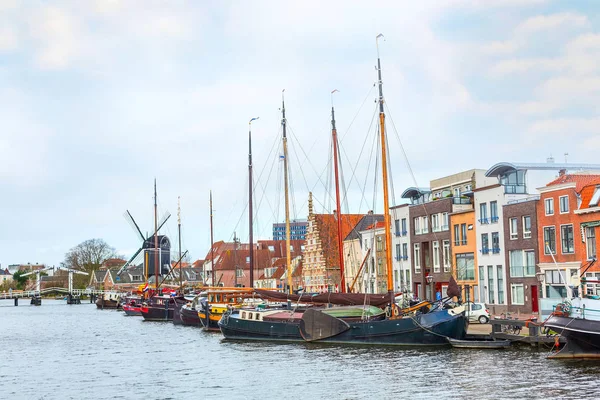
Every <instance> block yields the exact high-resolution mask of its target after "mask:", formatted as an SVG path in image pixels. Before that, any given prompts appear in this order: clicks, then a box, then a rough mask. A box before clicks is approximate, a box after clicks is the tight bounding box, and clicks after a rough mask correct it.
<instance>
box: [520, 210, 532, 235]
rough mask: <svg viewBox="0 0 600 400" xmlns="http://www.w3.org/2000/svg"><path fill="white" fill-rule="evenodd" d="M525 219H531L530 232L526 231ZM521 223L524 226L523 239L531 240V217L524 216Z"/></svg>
mask: <svg viewBox="0 0 600 400" xmlns="http://www.w3.org/2000/svg"><path fill="white" fill-rule="evenodd" d="M525 218H529V230H528V231H526V230H525V226H526V225H525ZM521 223H522V224H523V239H531V215H524V216H523V218H521Z"/></svg>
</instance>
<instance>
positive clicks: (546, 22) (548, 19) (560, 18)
mask: <svg viewBox="0 0 600 400" xmlns="http://www.w3.org/2000/svg"><path fill="white" fill-rule="evenodd" d="M589 23H590V21H589V19H588V17H587V16H585V15H582V14H578V13H573V12H566V13H559V14H550V15H538V16H535V17H531V18H528V19H526V20H525V21H523V22H522V23H521V24H519V26H517V28H516V29H515V34H516V35H523V36H527V35H531V34H533V33H540V32H543V31H550V30H552V31H556V30H558V29H561V28H586V27H588V26H589Z"/></svg>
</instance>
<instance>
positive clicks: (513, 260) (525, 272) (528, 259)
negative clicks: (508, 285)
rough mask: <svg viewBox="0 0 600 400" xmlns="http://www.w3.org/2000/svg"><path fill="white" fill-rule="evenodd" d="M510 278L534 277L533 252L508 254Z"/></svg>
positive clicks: (511, 252)
mask: <svg viewBox="0 0 600 400" xmlns="http://www.w3.org/2000/svg"><path fill="white" fill-rule="evenodd" d="M508 261H509V263H510V265H509V266H510V276H511V277H512V278H522V277H524V276H535V251H534V250H525V251H523V250H513V251H510V252H509V256H508Z"/></svg>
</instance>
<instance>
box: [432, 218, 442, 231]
mask: <svg viewBox="0 0 600 400" xmlns="http://www.w3.org/2000/svg"><path fill="white" fill-rule="evenodd" d="M439 217H440V216H439V214H433V215H432V216H431V231H432V232H439V231H440V220H439Z"/></svg>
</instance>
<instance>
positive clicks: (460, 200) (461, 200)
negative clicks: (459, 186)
mask: <svg viewBox="0 0 600 400" xmlns="http://www.w3.org/2000/svg"><path fill="white" fill-rule="evenodd" d="M452 204H471V199H470V198H468V197H453V198H452Z"/></svg>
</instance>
